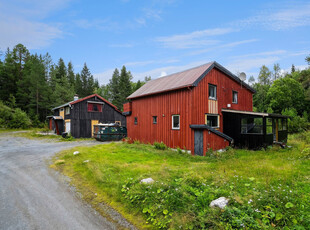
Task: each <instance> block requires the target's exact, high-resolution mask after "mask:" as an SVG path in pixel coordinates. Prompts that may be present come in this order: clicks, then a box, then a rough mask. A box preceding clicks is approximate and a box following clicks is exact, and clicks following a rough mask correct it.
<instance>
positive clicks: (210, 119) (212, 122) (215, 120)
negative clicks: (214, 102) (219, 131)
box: [206, 114, 219, 128]
mask: <svg viewBox="0 0 310 230" xmlns="http://www.w3.org/2000/svg"><path fill="white" fill-rule="evenodd" d="M206 124H207V125H209V126H210V127H212V128H218V127H219V115H216V114H214V115H213V114H206Z"/></svg>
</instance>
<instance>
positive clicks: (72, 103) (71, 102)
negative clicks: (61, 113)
mask: <svg viewBox="0 0 310 230" xmlns="http://www.w3.org/2000/svg"><path fill="white" fill-rule="evenodd" d="M92 97H98V98H100V99H101V100H102V101H104V102H105V103H107V104H108V105H110V106H112V107H113V108H114V109H115V110H116V111H118V112H119V113H121V111H120V110H118V108H117V107H116V106H115V105H113V104H112V103H111V102H109V101H107V100H106V99H104V98H103V97H101V96H100V95H98V94H96V93H95V94H92V95H89V96H87V97H83V98H81V99H78V100H76V101H70V102H67V103H65V104H63V105H60V106H57V107H55V108H52V110H55V109H59V108H62V107H65V106H71V105H74V104H76V103H79V102H81V101H85V100H87V99H89V98H92Z"/></svg>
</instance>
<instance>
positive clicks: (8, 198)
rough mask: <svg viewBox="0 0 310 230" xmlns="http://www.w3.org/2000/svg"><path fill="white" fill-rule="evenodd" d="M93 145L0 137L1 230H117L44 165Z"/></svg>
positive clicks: (2, 135) (88, 143)
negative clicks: (65, 151) (57, 155)
mask: <svg viewBox="0 0 310 230" xmlns="http://www.w3.org/2000/svg"><path fill="white" fill-rule="evenodd" d="M96 143H97V144H98V142H94V141H89V142H88V141H87V142H55V141H42V140H29V139H25V138H22V137H14V136H12V135H11V134H3V133H2V134H0V229H117V226H116V225H115V224H113V223H111V222H109V221H108V220H106V219H105V218H103V217H102V216H101V215H99V214H98V213H97V212H96V211H95V210H94V209H92V208H91V207H89V206H88V205H86V204H84V203H83V202H82V201H81V200H80V199H79V198H78V197H77V196H76V195H75V193H74V192H73V191H72V189H70V187H69V186H68V185H67V184H66V183H65V182H64V181H62V180H61V175H59V174H58V173H57V172H55V171H54V170H52V169H49V167H48V165H47V162H46V160H47V159H49V158H50V157H51V156H53V155H54V154H55V153H56V152H59V151H61V150H63V149H67V148H71V147H74V146H77V145H94V144H96Z"/></svg>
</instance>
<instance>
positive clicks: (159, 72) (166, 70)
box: [132, 61, 206, 81]
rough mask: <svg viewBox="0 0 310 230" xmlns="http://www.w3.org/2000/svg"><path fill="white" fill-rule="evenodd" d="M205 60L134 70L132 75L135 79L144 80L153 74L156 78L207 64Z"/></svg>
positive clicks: (153, 77)
mask: <svg viewBox="0 0 310 230" xmlns="http://www.w3.org/2000/svg"><path fill="white" fill-rule="evenodd" d="M205 63H206V62H205V61H197V62H192V63H189V64H186V65H180V66H176V65H170V66H165V67H160V68H155V69H151V70H148V71H145V72H132V75H133V77H134V80H135V81H137V80H143V79H144V77H145V76H151V77H152V79H156V78H158V77H161V76H163V74H166V75H169V74H173V73H177V72H180V71H183V70H186V69H190V68H193V67H196V66H199V65H202V64H205Z"/></svg>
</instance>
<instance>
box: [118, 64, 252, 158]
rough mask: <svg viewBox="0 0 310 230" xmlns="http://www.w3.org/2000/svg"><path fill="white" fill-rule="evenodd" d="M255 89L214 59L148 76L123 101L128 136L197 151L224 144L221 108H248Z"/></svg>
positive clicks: (229, 140)
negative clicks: (173, 72)
mask: <svg viewBox="0 0 310 230" xmlns="http://www.w3.org/2000/svg"><path fill="white" fill-rule="evenodd" d="M254 92H255V91H254V89H253V88H251V87H250V86H249V85H247V84H246V83H244V82H242V81H241V80H240V79H239V78H238V77H237V76H235V75H234V74H232V73H231V72H230V71H228V70H227V69H226V68H224V67H223V66H221V65H220V64H218V63H217V62H210V63H207V64H204V65H201V66H198V67H195V68H192V69H189V70H185V71H182V72H179V73H175V74H171V75H169V76H165V77H161V78H158V79H155V80H151V81H149V82H147V83H146V84H145V85H143V86H142V87H141V88H140V89H138V90H137V91H136V92H134V93H133V94H131V95H130V96H129V97H128V98H127V99H128V100H129V102H128V103H126V104H124V113H123V114H124V115H126V120H127V130H128V137H130V138H132V139H136V140H139V141H141V142H144V143H154V142H161V141H162V142H164V143H165V144H166V145H167V146H168V147H171V148H181V149H187V150H190V151H191V152H192V154H197V155H204V154H205V153H206V152H207V151H208V149H213V150H215V149H222V148H225V147H227V146H229V145H230V144H231V142H233V138H231V137H229V136H227V135H226V134H224V133H223V114H222V109H226V110H234V111H249V112H251V111H252V108H253V99H252V97H253V93H254Z"/></svg>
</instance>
